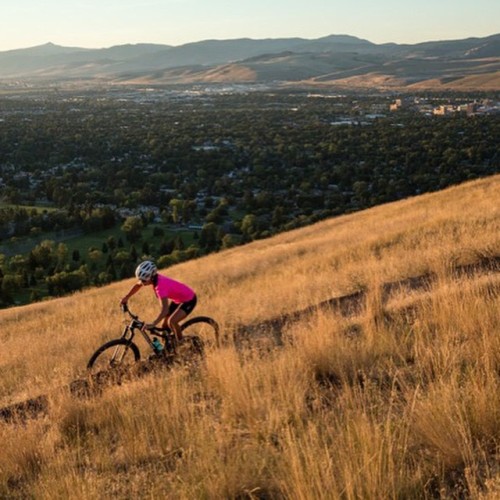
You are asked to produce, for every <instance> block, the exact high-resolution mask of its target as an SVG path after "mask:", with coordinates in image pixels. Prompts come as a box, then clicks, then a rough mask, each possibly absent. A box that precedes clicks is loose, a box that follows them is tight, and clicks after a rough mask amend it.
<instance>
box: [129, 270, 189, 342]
mask: <svg viewBox="0 0 500 500" xmlns="http://www.w3.org/2000/svg"><path fill="white" fill-rule="evenodd" d="M135 276H136V278H137V279H138V280H139V281H138V282H137V283H135V284H134V285H133V286H132V288H131V289H130V290H129V292H128V293H127V294H126V295H125V297H123V298H122V300H121V304H126V303H127V302H128V300H129V299H130V297H132V295H135V294H136V293H137V292H138V291H139V290H141V289H142V288H143V287H144V286H152V287H153V290H154V293H155V295H156V297H157V298H158V299H159V301H160V304H161V311H160V313H159V314H158V316H157V317H156V318H155V319H154V321H152V322H151V323H145V324H144V327H143V328H144V329H146V330H147V329H150V328H154V327H155V326H158V325H160V322H161V325H160V326H161V328H167V327H169V328H171V330H172V331H173V332H174V333H175V336H176V338H177V340H178V341H179V342H182V333H181V328H180V326H179V322H180V321H182V320H183V319H184V318H186V317H187V316H188V314H190V313H191V312H192V311H193V309H194V308H195V306H196V301H197V299H196V293H195V292H194V290H192V289H191V288H190V287H188V286H187V285H185V284H184V283H181V282H179V281H175V280H173V279H172V278H168V277H167V276H164V275H163V274H159V273H158V269H157V268H156V265H155V264H154V263H153V262H151V261H150V260H146V261H144V262H142V263H141V264H139V265H138V266H137V269H136V270H135ZM169 300H170V303H169Z"/></svg>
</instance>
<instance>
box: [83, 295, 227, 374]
mask: <svg viewBox="0 0 500 500" xmlns="http://www.w3.org/2000/svg"><path fill="white" fill-rule="evenodd" d="M121 307H122V311H123V313H124V314H128V316H129V317H130V320H129V321H128V323H127V324H126V325H125V327H124V329H123V333H122V335H121V337H120V338H117V339H113V340H110V341H109V342H106V343H105V344H103V345H102V346H101V347H99V349H97V351H95V352H94V354H92V356H91V357H90V359H89V362H88V363H87V368H88V369H89V370H90V371H91V372H94V373H98V372H101V371H104V370H109V369H116V368H118V367H120V368H126V367H127V366H130V365H134V364H136V363H138V362H139V361H140V359H141V352H140V350H139V347H138V346H137V344H136V343H134V342H133V340H134V337H135V334H136V332H137V331H139V332H140V333H141V334H142V336H143V338H144V340H145V341H146V343H147V344H148V346H149V347H150V348H151V353H150V356H149V359H150V360H154V361H164V362H166V363H174V362H176V361H181V360H184V361H186V360H190V359H198V360H199V359H201V358H203V356H204V353H205V349H206V348H212V347H219V344H220V340H219V325H218V324H217V322H216V321H215V320H214V319H212V318H209V317H208V316H197V317H194V318H191V319H189V320H187V321H185V322H183V323H181V325H180V327H181V332H182V336H183V340H182V342H181V343H180V342H179V341H178V340H177V337H176V336H175V333H174V332H173V331H172V330H171V329H170V328H156V327H155V328H151V329H148V330H143V327H144V323H145V322H144V321H142V320H141V319H139V317H138V316H137V315H135V314H133V313H132V312H131V311H130V309H129V308H128V305H127V304H122V306H121Z"/></svg>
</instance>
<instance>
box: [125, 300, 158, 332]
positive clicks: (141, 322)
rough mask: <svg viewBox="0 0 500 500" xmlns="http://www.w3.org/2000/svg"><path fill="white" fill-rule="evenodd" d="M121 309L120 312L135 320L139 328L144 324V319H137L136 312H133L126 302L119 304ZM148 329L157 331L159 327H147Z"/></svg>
mask: <svg viewBox="0 0 500 500" xmlns="http://www.w3.org/2000/svg"><path fill="white" fill-rule="evenodd" d="M121 310H122V312H124V313H127V314H128V315H129V316H130V317H131V318H132V319H133V320H134V321H136V322H137V326H139V328H142V327H143V326H144V321H141V320H140V319H139V316H137V315H136V314H134V313H133V312H132V311H131V310H130V309H129V308H128V304H121ZM148 330H149V331H151V332H154V331H159V330H160V329H159V328H157V327H154V328H148Z"/></svg>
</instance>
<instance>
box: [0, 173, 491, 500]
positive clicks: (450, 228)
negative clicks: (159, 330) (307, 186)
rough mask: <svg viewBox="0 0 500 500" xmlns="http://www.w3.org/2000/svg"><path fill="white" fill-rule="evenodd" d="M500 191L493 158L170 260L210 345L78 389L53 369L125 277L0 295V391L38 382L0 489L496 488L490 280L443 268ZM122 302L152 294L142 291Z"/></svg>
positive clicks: (342, 492) (112, 307)
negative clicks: (320, 218)
mask: <svg viewBox="0 0 500 500" xmlns="http://www.w3.org/2000/svg"><path fill="white" fill-rule="evenodd" d="M499 199H500V177H498V176H497V177H492V178H489V179H485V180H482V181H477V182H473V183H470V184H467V185H464V186H459V187H456V188H452V189H449V190H446V191H444V192H441V193H435V194H431V195H425V196H422V197H419V198H415V199H410V200H406V201H403V202H399V203H394V204H390V205H386V206H381V207H377V208H374V209H372V210H368V211H365V212H361V213H359V214H352V215H348V216H345V217H339V218H336V219H331V220H329V221H325V222H322V223H319V224H316V225H314V226H311V227H308V228H304V229H301V230H297V231H293V232H290V233H284V234H281V235H279V236H277V237H275V238H272V239H269V240H262V241H257V242H254V243H252V244H250V245H247V246H244V247H238V248H234V249H231V250H228V251H225V252H221V253H219V254H214V255H211V256H208V257H205V258H203V259H199V260H195V261H191V262H186V263H183V264H181V265H178V266H175V267H173V268H170V269H169V270H168V272H169V274H171V275H172V276H173V277H175V278H179V279H182V280H184V281H186V282H187V283H189V284H190V285H192V286H193V287H194V288H195V289H196V290H197V292H198V295H199V298H200V301H199V306H198V308H197V310H196V314H198V313H199V314H207V315H210V316H213V317H215V318H216V319H217V320H218V321H219V322H220V324H221V325H222V330H223V334H224V335H225V337H226V340H227V342H226V343H225V344H224V347H223V348H221V349H220V350H217V351H212V352H209V353H208V356H207V360H206V364H205V365H204V366H203V367H201V368H200V369H199V370H197V371H193V370H188V369H183V368H177V369H174V370H171V371H161V372H157V373H152V374H150V375H148V376H146V377H142V378H139V379H137V380H133V381H129V382H126V383H123V384H122V385H115V386H111V387H108V388H105V389H104V391H103V392H102V394H100V395H96V396H94V397H90V398H86V399H85V398H80V399H78V398H76V397H74V396H72V395H70V394H69V391H68V389H67V388H66V387H67V384H69V382H71V381H72V380H73V379H75V378H78V377H79V376H81V375H82V374H84V372H85V365H86V362H87V360H88V358H89V357H90V355H91V354H92V352H93V351H94V350H95V349H96V348H97V347H98V346H99V345H100V344H101V343H102V342H104V341H105V340H108V339H111V338H114V337H116V336H118V335H119V334H120V331H121V328H122V321H123V317H122V313H121V312H120V310H119V307H118V305H119V301H120V298H121V297H122V295H123V294H124V292H125V291H126V290H128V288H129V287H130V284H131V283H132V280H126V281H125V282H121V283H115V284H113V285H110V286H107V287H104V288H100V289H94V290H89V291H87V292H83V293H77V294H75V295H73V296H71V297H66V298H62V299H55V300H51V301H47V302H44V303H40V304H34V305H31V306H26V307H19V308H13V309H9V310H3V311H0V323H1V329H0V341H1V342H2V356H1V358H0V374H1V377H0V389H1V393H0V399H1V405H2V406H5V405H8V404H12V403H15V402H18V401H23V400H25V399H27V398H30V397H35V396H38V395H40V394H47V395H48V396H49V404H48V411H47V413H46V414H45V415H43V416H41V417H40V418H37V419H31V420H27V421H26V422H24V423H21V422H19V423H15V422H14V423H7V422H0V442H1V443H2V453H1V454H0V497H1V498H4V497H5V498H10V497H13V498H16V497H18V498H42V499H49V498H51V499H52V498H86V499H87V498H88V499H94V498H104V497H106V496H110V495H112V496H113V497H116V498H185V499H192V498H213V499H216V498H296V499H309V498H325V499H330V498H347V499H357V498H425V497H439V496H441V497H451V498H453V497H454V496H455V497H457V498H458V497H460V495H462V496H465V497H467V496H472V497H477V498H495V495H498V494H499V492H500V477H499V471H498V454H499V450H500V431H499V428H500V427H499V426H498V422H499V419H500V396H499V394H500V390H499V389H500V387H499V385H500V375H499V374H500V340H499V339H500V335H499V332H500V315H499V314H498V312H499V311H500V280H499V278H498V272H497V271H493V270H491V269H488V268H487V267H483V268H481V269H479V268H478V269H476V271H474V272H473V271H472V270H470V271H469V272H468V273H466V272H465V271H463V272H462V274H457V273H456V269H457V266H458V267H460V266H467V265H470V264H474V263H478V262H480V261H481V260H482V261H483V262H484V261H485V259H486V258H492V257H498V256H500V237H499V235H500V204H499V202H498V200H499ZM462 268H463V267H462ZM463 269H465V268H463ZM424 275H425V276H427V277H429V276H430V277H432V280H431V281H428V282H425V283H424V282H422V283H420V284H419V286H416V283H417V282H416V281H415V282H412V283H413V284H411V283H410V284H408V283H409V282H408V283H407V284H406V285H401V286H400V287H397V286H392V287H391V289H390V290H389V291H388V289H387V287H386V285H387V284H388V283H396V282H398V281H401V280H405V279H407V278H411V277H419V276H424ZM356 291H363V292H364V297H363V303H362V307H360V308H358V312H357V313H356V314H355V315H350V316H346V315H341V314H340V312H339V311H334V310H328V309H325V308H321V309H317V310H315V309H314V307H313V308H312V309H310V312H309V314H308V315H307V316H304V318H303V319H302V320H300V321H295V322H285V323H284V324H283V326H282V334H283V338H282V344H283V345H281V346H280V347H273V345H272V342H269V343H267V344H266V343H259V345H258V348H257V342H255V348H254V349H248V348H245V349H243V350H241V349H237V348H236V346H235V345H233V342H232V335H233V333H234V332H235V331H236V330H237V327H238V326H241V325H253V324H256V323H259V322H262V321H265V320H268V319H271V318H275V317H277V316H279V315H282V314H288V313H291V312H294V311H298V310H304V309H306V308H308V307H311V306H315V305H317V304H319V303H321V302H323V301H325V300H327V299H329V298H332V297H338V296H341V295H346V294H350V293H353V292H356ZM130 306H131V308H132V309H133V310H134V311H135V312H138V313H139V314H140V315H141V317H143V318H144V319H146V320H148V319H151V318H152V317H153V316H154V315H155V314H156V312H157V308H158V304H157V303H156V301H155V299H154V296H153V293H152V291H151V290H144V291H143V292H142V293H141V294H138V295H136V296H134V298H133V299H132V300H131V302H130ZM263 328H265V327H263ZM260 335H261V337H262V338H265V337H266V335H268V337H269V338H270V339H271V338H274V337H272V336H271V335H270V332H266V331H262V332H260ZM143 347H144V346H143V345H141V348H143Z"/></svg>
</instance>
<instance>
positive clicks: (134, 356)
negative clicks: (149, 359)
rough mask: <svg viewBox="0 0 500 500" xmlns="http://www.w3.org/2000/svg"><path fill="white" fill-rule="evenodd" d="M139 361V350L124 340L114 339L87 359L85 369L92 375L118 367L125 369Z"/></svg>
mask: <svg viewBox="0 0 500 500" xmlns="http://www.w3.org/2000/svg"><path fill="white" fill-rule="evenodd" d="M140 359H141V353H140V352H139V348H138V347H137V346H136V345H135V344H134V343H133V342H130V341H129V340H126V339H114V340H110V341H109V342H106V343H105V344H103V345H102V346H101V347H99V349H97V351H96V352H95V353H94V354H93V355H92V356H91V358H90V359H89V362H88V363H87V368H88V369H89V370H91V371H92V372H94V373H96V372H99V371H104V370H113V369H116V368H118V367H120V368H126V367H127V366H130V365H133V364H135V363H137V362H138V361H139V360H140Z"/></svg>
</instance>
